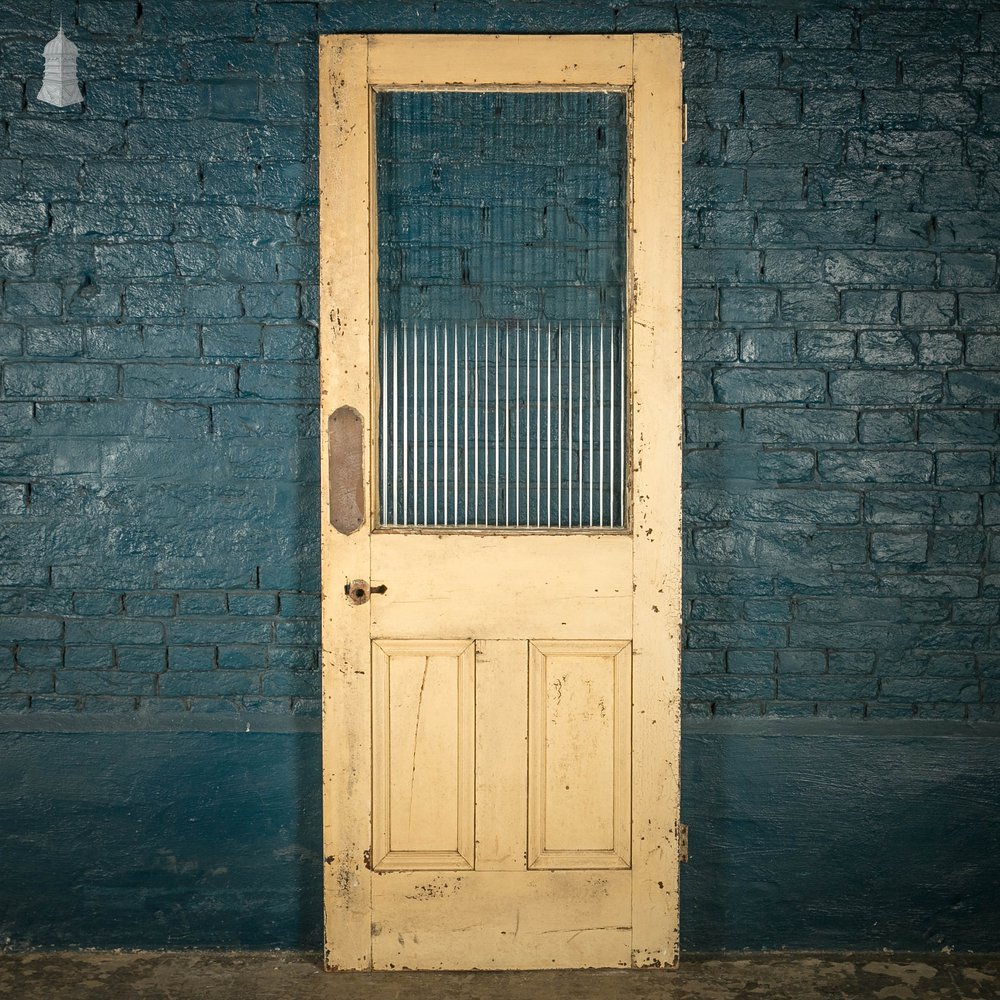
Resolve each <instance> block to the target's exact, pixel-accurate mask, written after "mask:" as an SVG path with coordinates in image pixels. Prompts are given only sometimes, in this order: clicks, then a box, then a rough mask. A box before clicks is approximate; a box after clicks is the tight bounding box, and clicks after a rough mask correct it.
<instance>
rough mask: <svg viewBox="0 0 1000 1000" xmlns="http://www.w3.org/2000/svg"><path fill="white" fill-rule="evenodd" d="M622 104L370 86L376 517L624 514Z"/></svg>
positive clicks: (518, 522) (563, 524)
mask: <svg viewBox="0 0 1000 1000" xmlns="http://www.w3.org/2000/svg"><path fill="white" fill-rule="evenodd" d="M625 126H626V105H625V97H624V95H623V94H621V93H618V92H592V91H586V92H581V91H576V92H526V91H505V92H495V93H494V92H490V93H485V92H471V91H446V92H441V91H437V92H409V91H405V92H404V91H386V92H381V93H379V94H377V100H376V142H377V158H376V161H377V162H376V168H377V176H376V182H377V197H378V212H377V224H378V255H379V269H378V307H379V340H378V379H379V389H380V394H379V455H378V467H377V472H378V482H379V494H380V498H381V502H380V524H381V525H382V526H388V527H393V526H396V527H422V526H437V527H449V528H464V527H486V526H488V527H493V526H496V527H501V528H521V527H531V528H544V529H551V530H560V529H563V530H565V529H570V528H595V527H598V528H599V527H605V528H615V527H621V526H623V525H624V524H625V523H626V520H627V508H628V499H627V479H628V476H627V471H628V463H627V461H626V455H627V448H628V435H627V422H628V405H627V401H628V377H627V375H628V350H627V344H626V342H625V332H624V331H625V292H624V283H623V282H624V274H625V218H626V215H625V190H626V176H625V164H626V160H627V149H626V139H625V136H626V127H625Z"/></svg>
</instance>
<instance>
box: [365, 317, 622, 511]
mask: <svg viewBox="0 0 1000 1000" xmlns="http://www.w3.org/2000/svg"><path fill="white" fill-rule="evenodd" d="M624 351H625V343H624V338H623V337H622V331H621V328H620V327H613V326H610V325H600V326H595V325H592V324H590V323H583V322H578V323H575V324H572V323H567V324H565V325H564V324H555V325H552V324H548V323H546V324H544V326H543V325H542V324H531V323H524V324H514V325H511V324H501V323H486V324H472V325H469V324H466V323H456V322H452V323H438V324H435V325H434V326H424V325H416V326H411V327H409V328H407V329H406V330H405V331H404V330H403V329H401V328H399V327H390V326H388V325H385V326H383V327H382V330H381V332H380V336H379V358H380V362H379V368H380V371H381V376H382V385H383V386H384V387H385V391H384V392H383V395H382V398H381V401H380V408H379V422H380V433H379V440H380V446H381V447H380V455H381V466H380V468H381V473H382V474H381V481H382V484H383V485H382V497H383V506H382V519H381V520H382V524H383V525H386V526H394V527H424V526H428V527H429V526H438V527H444V526H464V525H469V526H480V527H494V526H495V527H539V528H552V529H558V528H579V527H608V528H613V527H621V526H622V524H623V497H624V495H625V483H624V481H623V477H624V475H625V464H624V463H623V462H622V461H621V442H623V441H624V440H625V438H626V431H627V420H628V414H627V412H626V410H625V407H624V406H623V405H622V400H623V399H627V398H628V397H627V392H625V391H623V390H624V388H625V387H626V385H627V383H626V381H625V378H624V372H625V357H624ZM414 372H415V373H417V374H416V376H414V374H413V373H414ZM400 428H402V431H401V430H400ZM391 470H395V471H391ZM399 470H402V474H400V472H399ZM390 478H391V479H392V484H391V485H390V484H389V481H390Z"/></svg>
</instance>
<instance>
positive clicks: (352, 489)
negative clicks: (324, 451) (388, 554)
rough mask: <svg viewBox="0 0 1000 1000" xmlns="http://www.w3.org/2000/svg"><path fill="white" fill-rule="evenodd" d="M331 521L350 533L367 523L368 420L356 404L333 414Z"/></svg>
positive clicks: (331, 416) (331, 425)
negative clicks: (365, 467) (366, 442)
mask: <svg viewBox="0 0 1000 1000" xmlns="http://www.w3.org/2000/svg"><path fill="white" fill-rule="evenodd" d="M329 438H330V524H331V525H332V526H333V527H334V528H336V530H337V531H339V532H340V533H341V534H342V535H350V534H351V533H352V532H354V531H357V530H358V528H360V527H361V525H362V524H364V523H365V485H364V420H363V419H362V417H361V414H360V413H358V411H357V410H355V409H354V407H353V406H341V407H339V408H338V409H336V410H334V412H333V413H331V414H330V423H329Z"/></svg>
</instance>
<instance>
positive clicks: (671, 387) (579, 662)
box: [320, 35, 682, 969]
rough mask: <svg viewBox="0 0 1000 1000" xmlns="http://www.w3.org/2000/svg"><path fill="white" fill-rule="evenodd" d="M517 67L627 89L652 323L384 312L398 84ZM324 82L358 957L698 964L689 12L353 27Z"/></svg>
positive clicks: (330, 513)
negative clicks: (690, 555) (588, 30)
mask: <svg viewBox="0 0 1000 1000" xmlns="http://www.w3.org/2000/svg"><path fill="white" fill-rule="evenodd" d="M508 88H520V89H522V90H528V91H532V92H539V93H544V92H550V91H555V92H560V93H562V92H576V91H595V92H615V93H620V94H622V95H624V96H623V99H624V100H625V102H626V107H627V119H628V129H627V132H628V136H627V139H628V141H627V173H628V177H627V191H628V199H627V201H628V211H627V223H626V228H627V273H626V276H625V280H624V283H623V286H624V288H625V291H626V300H627V305H626V308H625V318H624V324H623V329H622V330H621V331H618V332H614V331H612V332H611V333H610V334H607V333H606V332H605V331H604V330H601V331H598V332H597V333H595V332H594V327H593V324H591V328H590V331H589V340H588V330H587V329H586V328H585V326H584V324H583V323H582V322H581V323H580V324H578V326H577V327H574V326H573V324H568V329H566V330H563V329H562V328H561V327H560V328H559V329H557V330H555V331H553V329H552V328H551V324H549V326H548V328H545V327H544V326H542V325H540V324H539V323H537V322H536V323H535V325H534V327H533V328H532V326H531V324H530V322H528V323H526V324H525V328H524V329H522V327H521V326H520V324H518V325H517V326H516V327H512V325H511V324H505V325H501V324H499V323H494V324H493V326H492V328H491V326H490V324H489V323H488V322H486V323H484V329H482V330H481V329H480V328H479V326H478V325H477V324H474V329H473V332H471V333H470V332H469V326H468V324H465V325H464V326H463V325H462V324H457V323H456V324H453V325H452V326H451V327H448V326H447V325H445V326H444V327H443V328H442V329H441V330H438V329H435V330H434V332H433V333H432V334H430V335H429V334H428V333H427V326H426V324H425V325H424V327H423V329H422V330H421V329H420V328H419V327H417V326H416V325H412V326H405V325H403V326H400V327H394V328H392V329H388V328H385V327H383V326H380V324H379V317H378V316H377V315H376V313H377V304H378V295H377V287H376V286H377V280H378V278H377V274H378V272H377V262H376V260H375V257H376V251H377V240H376V236H375V220H376V217H377V213H376V198H377V192H376V190H375V187H376V181H375V176H376V171H375V167H374V164H375V151H374V133H375V106H376V101H377V100H378V99H379V98H378V95H379V94H380V93H383V92H388V91H449V92H450V91H454V90H460V89H464V90H467V91H469V92H480V91H483V92H485V91H504V90H506V89H508ZM320 101H321V108H320V141H321V158H320V162H321V297H322V299H321V317H322V318H321V343H322V357H321V366H322V388H321V409H322V458H323V475H322V481H323V484H324V489H323V511H324V513H323V519H322V532H323V774H324V845H325V847H324V854H325V928H326V962H327V965H328V967H329V968H331V969H402V968H423V969H474V968H483V969H485V968H559V967H568V968H573V967H629V966H633V967H641V966H660V965H662V966H670V965H674V964H675V963H676V961H677V955H678V809H679V779H678V762H679V733H680V722H679V663H680V655H679V653H680V650H679V628H680V568H681V559H680V552H681V529H680V456H681V363H680V359H681V324H680V302H681V266H680V248H681V232H680V230H681V188H680V147H681V130H682V105H681V62H680V42H679V38H678V37H676V36H667V35H621V36H600V37H598V36H562V37H550V36H503V37H501V36H489V37H485V36H482V37H480V36H448V35H436V36H421V35H409V36H393V35H384V36H378V35H371V36H363V35H354V36H344V35H341V36H326V37H323V38H322V39H321V40H320ZM532 338H534V340H532ZM616 338H617V339H616ZM595 344H597V345H598V346H597V347H595V346H594V345H595ZM605 345H607V347H605ZM522 348H523V350H524V352H525V354H524V356H523V358H522V356H521V354H520V352H521V350H522ZM470 359H472V360H470ZM511 359H513V360H511ZM525 359H526V360H525ZM491 366H492V367H491ZM470 371H472V372H474V376H473V380H472V387H471V390H470V388H469V385H470V381H469V374H468V373H469V372H470ZM512 372H513V376H512V374H511V373H512ZM438 374H440V376H441V381H442V385H443V386H444V387H445V390H444V392H443V393H441V392H439V390H438V384H437V381H436V379H437V376H438ZM463 374H464V376H465V381H464V385H463V383H462V375H463ZM522 374H523V377H524V378H525V380H527V381H528V386H527V390H526V392H527V394H526V395H525V390H524V389H523V388H522V387H521V386H520V382H519V381H518V380H519V378H520V376H521V375H522ZM512 377H513V379H514V381H515V383H517V389H516V392H515V390H511V389H510V388H509V387H508V385H509V383H510V380H511V378H512ZM429 379H432V380H434V383H433V384H434V390H433V394H432V393H431V392H430V390H429V389H428V388H427V386H428V380H429ZM553 379H554V380H555V382H556V383H558V393H557V394H554V393H555V390H553V388H552V386H553ZM562 379H565V380H566V381H567V382H570V383H573V380H574V379H576V380H577V381H576V386H577V388H576V390H575V391H576V392H577V393H578V395H579V400H580V402H579V407H577V404H576V402H575V400H576V399H577V396H574V395H573V392H574V389H573V387H572V384H571V385H570V386H569V388H568V390H567V389H566V388H565V387H564V385H563V383H562V381H561V380H562ZM532 380H533V381H532ZM588 380H589V381H588ZM585 383H586V384H587V386H588V389H587V392H586V393H585V392H584V389H583V385H584V384H585ZM595 386H597V388H595ZM567 391H568V393H569V394H568V395H567ZM449 393H451V395H450V396H449V395H448V394H449ZM470 393H471V398H472V400H473V401H472V402H471V403H470V402H468V399H469V398H470ZM480 393H481V394H482V397H483V400H484V402H482V404H481V402H480V395H479V394H480ZM491 394H492V395H491ZM432 395H433V405H434V409H433V410H431V398H432ZM585 396H586V398H587V407H588V411H587V413H585V412H584V403H583V400H584V398H585ZM564 397H565V398H566V399H569V400H570V402H569V404H568V405H567V406H565V407H563V403H562V402H559V404H558V409H559V412H558V413H556V412H555V404H553V403H552V400H554V399H559V400H562V399H563V398H564ZM608 397H610V402H609V401H608ZM418 399H419V400H420V402H419V411H418V402H417V400H418ZM439 399H440V404H441V405H440V411H441V412H440V413H439V412H438V409H437V405H438V401H439ZM595 399H596V400H597V404H595V402H594V400H595ZM491 400H492V408H491V403H490V401H491ZM511 400H513V410H515V411H517V412H516V414H514V415H512V412H511ZM525 400H526V401H527V403H526V404H525V403H524V401H525ZM616 400H617V403H616ZM411 401H412V406H411ZM522 404H524V405H522ZM522 411H523V418H524V421H525V423H526V424H527V427H526V428H522V426H521V425H520V423H519V422H518V421H519V420H520V417H521V415H522ZM429 412H430V413H432V416H431V417H430V420H431V426H432V428H433V429H432V432H431V434H430V437H428V432H427V421H428V413H429ZM470 413H471V414H472V417H471V418H470V416H469V414H470ZM595 413H597V416H596V417H595V415H594V414H595ZM605 415H607V421H608V427H607V428H605V425H604V418H605ZM480 416H481V418H482V420H483V422H484V424H485V427H484V428H483V429H482V431H481V432H480V430H479V424H478V421H479V419H480ZM563 416H565V422H563ZM449 419H450V420H451V423H448V421H449ZM470 419H471V420H472V422H473V423H474V424H475V428H476V429H475V431H474V432H470V431H469V430H468V423H469V421H470ZM532 420H534V421H535V422H534V424H532V423H531V421H532ZM463 421H464V423H465V426H461V425H462V424H463ZM491 421H493V422H494V423H493V429H492V431H491V429H490V422H491ZM595 421H596V423H595ZM501 423H502V426H503V430H501V429H500V428H501ZM598 424H599V431H598V430H595V427H596V426H597V425H598ZM407 435H409V436H407ZM574 435H576V436H577V439H578V440H577V444H578V445H579V447H575V446H567V447H566V448H565V449H563V450H560V441H562V440H564V439H565V440H569V439H573V436H574ZM601 435H603V437H602V436H601ZM512 436H513V441H514V446H513V448H511V446H510V440H511V437H512ZM553 439H555V441H556V445H555V446H554V447H553V445H552V444H551V441H552V440H553ZM429 440H430V443H428V441H429ZM480 440H481V441H482V449H483V452H484V453H485V454H484V455H480V453H479V451H478V448H479V444H478V442H479V441H480ZM574 440H576V439H574ZM595 440H596V441H597V445H596V447H597V449H598V452H599V456H598V458H597V459H595V458H594V451H593V449H594V447H595V445H594V441H595ZM522 441H523V442H526V444H525V448H523V449H522V448H521V446H520V444H521V442H522ZM532 441H534V442H535V444H536V445H537V447H535V446H534V445H533V444H532ZM543 441H545V442H546V445H545V446H543V443H542V442H543ZM504 444H506V448H504ZM571 444H572V441H571ZM588 447H589V449H590V454H589V465H588V466H587V468H586V470H585V469H584V462H585V459H586V458H587V457H588V456H587V449H588ZM421 448H423V449H425V450H424V452H423V455H422V456H421V455H420V450H421ZM616 448H617V451H616V450H615V449H616ZM427 449H431V450H432V451H433V460H432V459H431V457H430V454H431V451H429V450H427ZM522 451H523V462H524V465H523V467H522V465H521V462H522ZM439 452H443V454H439ZM512 453H513V464H514V465H515V466H516V470H515V471H516V474H517V475H518V476H520V475H521V474H522V468H523V475H524V482H525V483H527V484H528V485H526V486H523V487H522V486H519V487H518V490H521V492H522V493H523V496H524V497H525V499H524V504H525V506H527V507H528V510H527V511H526V512H525V511H523V510H522V509H521V507H520V504H521V500H520V499H519V497H520V496H521V493H519V492H518V491H517V490H514V488H513V487H512V486H511V485H510V482H511V481H512V476H513V475H514V474H515V473H512V472H511V454H512ZM564 453H565V456H566V462H567V463H571V462H572V461H573V456H574V455H575V457H576V461H577V462H578V465H579V468H576V469H573V468H571V469H570V470H569V471H568V475H567V474H564V473H565V472H566V470H561V468H560V471H558V472H557V473H556V480H557V481H556V487H555V488H556V490H561V489H562V486H561V484H563V483H565V489H566V490H567V492H569V493H570V494H571V496H570V497H569V498H568V503H567V498H564V497H563V496H562V494H561V492H560V494H559V501H558V503H556V502H555V501H553V500H552V499H551V497H552V495H553V493H552V490H553V486H552V481H553V473H552V464H553V463H555V464H556V465H558V463H559V462H561V461H562V455H563V454H564ZM609 453H610V454H609ZM543 455H544V461H545V467H544V470H543V464H542V463H543V457H542V456H543ZM460 460H461V467H460V465H459V461H460ZM439 462H440V465H439ZM428 470H430V473H428ZM470 470H471V471H470ZM491 470H492V471H491ZM585 471H586V475H587V477H588V489H589V494H588V496H587V503H586V504H585V503H584V498H583V494H582V491H583V489H584V488H585V487H584V485H583V484H584V479H583V476H584V472H585ZM491 476H492V477H493V478H492V479H491ZM598 477H599V482H600V487H599V488H598V487H597V486H595V485H594V484H595V482H597V481H598ZM605 477H606V478H605ZM470 478H471V480H472V493H471V499H470V493H469V486H468V481H469V479H470ZM501 480H503V481H504V482H505V483H507V487H506V489H507V492H506V494H505V497H504V501H503V504H502V505H501V502H500V500H499V498H498V497H497V496H496V495H495V494H494V493H492V492H491V491H492V490H495V489H496V488H498V484H499V483H500V482H501ZM532 483H533V484H534V485H533V486H532V485H531V484H532ZM543 483H544V487H543V485H542V484H543ZM491 484H492V485H491ZM574 484H576V485H575V487H574ZM439 486H440V491H441V494H442V495H443V497H444V499H443V503H442V500H441V498H440V497H438V495H437V493H436V492H435V491H437V490H438V488H439ZM463 488H464V492H463ZM574 488H575V489H576V490H577V493H576V494H575V495H574V494H573V490H574ZM532 489H533V490H535V492H534V493H532V492H530V490H532ZM543 489H544V496H545V498H546V505H545V509H544V511H543V507H542V500H541V497H542V495H543ZM524 490H528V491H529V492H524ZM400 495H402V497H403V499H402V500H400ZM595 495H596V496H597V498H598V499H597V505H598V508H599V510H600V513H599V516H598V515H597V514H595V513H594V503H595V501H594V496H595ZM429 496H430V499H429V500H428V497H429ZM449 497H451V498H452V500H453V502H452V500H449V499H448V498H449ZM605 497H606V498H607V499H606V502H605V499H604V498H605ZM511 498H512V499H511ZM533 503H534V504H535V508H534V512H532V509H531V505H532V504H533ZM428 504H429V507H428ZM449 504H451V506H449ZM480 504H481V505H482V509H480ZM574 505H575V506H574ZM501 507H503V512H502V513H501ZM511 507H515V508H517V510H516V511H514V512H513V513H512V511H511ZM428 510H430V513H428ZM553 511H554V512H555V513H553ZM565 512H568V513H565Z"/></svg>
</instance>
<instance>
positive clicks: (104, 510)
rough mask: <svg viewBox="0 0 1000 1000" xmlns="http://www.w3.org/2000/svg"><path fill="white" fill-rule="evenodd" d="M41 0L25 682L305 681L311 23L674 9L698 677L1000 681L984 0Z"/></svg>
mask: <svg viewBox="0 0 1000 1000" xmlns="http://www.w3.org/2000/svg"><path fill="white" fill-rule="evenodd" d="M50 7H51V10H50V9H49V8H50ZM58 7H59V5H56V4H53V5H41V6H39V5H36V4H30V3H26V2H13V3H8V4H6V5H5V8H4V11H3V12H2V13H0V54H2V58H0V95H2V103H0V119H2V121H3V123H4V128H3V130H2V131H0V203H2V207H0V239H2V241H3V247H2V248H0V308H2V322H0V698H2V699H3V700H2V702H0V704H2V706H3V710H4V711H18V712H38V713H44V712H64V711H78V712H84V713H86V712H94V713H102V714H106V713H108V712H125V713H135V712H149V713H154V712H163V711H167V712H176V711H190V712H210V711H215V710H223V711H225V710H228V709H229V708H230V707H231V706H232V705H233V704H234V703H238V704H241V705H242V707H243V708H244V709H245V710H246V711H248V712H251V713H253V712H259V713H269V714H271V713H281V714H286V715H292V714H298V713H306V714H309V713H313V714H314V713H316V712H317V711H318V708H317V706H318V700H317V696H318V687H319V685H318V673H317V626H318V604H317V589H318V579H319V565H318V503H319V483H318V457H317V455H316V437H317V416H316V406H317V395H318V372H317V362H316V354H317V350H316V338H317V331H316V317H317V299H316V272H317V265H316V245H317V231H318V230H317V225H318V224H317V200H318V199H317V184H318V181H317V170H316V124H315V114H316V86H315V79H316V59H315V37H316V34H317V32H318V31H339V30H453V31H454V30H459V31H462V30H464V31H468V30H476V31H479V30H487V31H516V30H522V31H608V32H610V31H614V30H619V31H630V30H659V31H676V30H680V31H682V32H683V33H684V38H685V59H686V64H687V65H686V70H685V74H686V75H685V82H686V99H687V101H688V105H689V124H690V138H689V142H688V144H687V146H686V148H685V151H684V159H685V187H684V190H685V261H684V265H685V398H686V406H687V409H686V423H685V426H686V450H687V455H686V463H687V464H686V481H687V493H686V496H685V512H686V513H685V518H686V520H685V532H686V552H685V556H686V566H687V569H686V577H685V615H686V619H687V623H688V627H687V638H686V650H685V663H684V670H685V680H684V697H685V703H686V709H687V711H688V712H690V713H691V714H692V715H698V716H705V715H711V714H717V715H720V716H733V715H738V716H759V715H773V716H775V717H785V716H789V715H820V716H830V717H855V716H856V717H862V716H870V717H872V718H886V719H892V718H900V717H911V716H914V715H917V716H925V717H927V718H935V719H937V718H950V719H980V718H982V719H996V718H998V717H1000V690H998V688H1000V685H998V684H997V680H996V677H997V673H998V667H997V656H998V654H997V652H996V650H997V648H998V645H1000V624H998V617H997V599H998V597H1000V568H998V565H997V564H998V561H1000V502H998V500H997V479H996V475H997V467H996V466H997V446H998V441H1000V425H998V403H1000V336H998V334H997V328H998V325H1000V295H998V287H997V281H998V273H997V249H996V248H997V244H998V238H1000V223H998V222H997V215H996V211H997V209H998V208H1000V185H998V183H997V180H996V167H997V164H998V162H1000V133H998V131H997V129H996V126H995V121H996V112H997V92H998V88H1000V63H998V56H997V50H998V45H1000V42H998V38H1000V35H998V25H1000V9H996V8H995V5H993V4H985V5H984V4H982V3H976V4H973V3H971V2H970V3H966V2H964V0H952V2H948V3H944V4H932V3H931V2H930V0H926V2H924V0H900V2H898V3H895V4H889V5H886V4H876V3H862V4H859V5H853V6H851V5H848V4H846V3H841V2H839V0H828V2H815V3H805V2H803V3H801V4H798V5H784V6H780V7H774V6H773V5H766V4H758V3H730V4H723V5H720V4H716V3H698V2H690V3H680V4H668V3H605V2H600V0H580V2H573V3H552V4H531V5H526V4H522V3H514V2H512V0H488V2H485V3H476V4H471V3H458V2H455V3H432V2H431V0H413V2H401V3H395V4H384V3H352V4H340V3H286V2H277V0H275V2H263V0H261V2H257V3H250V2H247V3H238V4H228V3H227V4H219V3H185V2H174V3H162V4H150V3H147V4H143V5H138V4H134V3H132V2H130V0H123V2H121V3H115V4H110V3H83V2H81V3H79V4H77V5H76V6H75V7H73V6H68V7H66V9H65V10H62V9H57V8H58ZM50 14H51V16H50ZM59 14H62V15H64V16H65V17H66V19H67V20H66V25H67V30H68V32H69V33H70V35H71V36H72V37H73V38H74V40H75V41H76V42H77V44H78V45H79V46H80V72H81V78H82V80H83V81H84V83H85V90H86V103H85V105H84V106H83V108H82V109H81V108H70V109H65V110H57V109H53V108H49V107H47V106H45V105H40V104H38V103H37V102H36V101H35V100H34V94H36V93H37V89H38V85H39V79H38V77H39V75H40V70H41V47H42V45H44V42H45V41H46V40H47V39H48V38H49V37H50V36H51V34H52V30H53V29H54V25H55V23H56V21H57V20H58V16H59Z"/></svg>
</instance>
